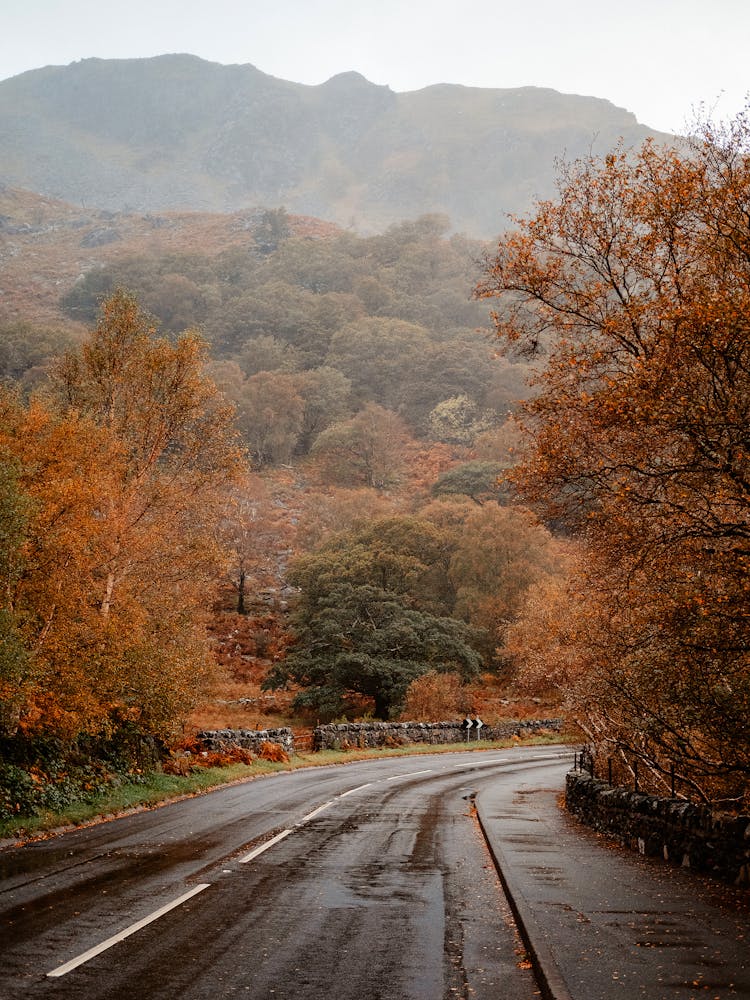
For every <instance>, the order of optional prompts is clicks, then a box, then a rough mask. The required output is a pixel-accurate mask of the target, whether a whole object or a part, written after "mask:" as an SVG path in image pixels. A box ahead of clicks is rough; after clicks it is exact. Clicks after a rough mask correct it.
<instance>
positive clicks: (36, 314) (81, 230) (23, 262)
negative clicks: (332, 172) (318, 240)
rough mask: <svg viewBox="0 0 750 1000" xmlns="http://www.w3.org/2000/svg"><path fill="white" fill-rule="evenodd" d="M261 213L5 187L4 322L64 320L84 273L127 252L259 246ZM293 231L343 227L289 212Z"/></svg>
mask: <svg viewBox="0 0 750 1000" xmlns="http://www.w3.org/2000/svg"><path fill="white" fill-rule="evenodd" d="M261 218H262V213H261V212H235V213H227V214H219V213H201V212H164V213H160V214H159V215H153V214H148V213H147V214H143V213H137V212H136V213H127V212H111V211H107V210H106V209H102V210H86V209H84V208H80V207H76V206H73V205H70V204H68V203H66V202H64V201H59V200H57V199H54V198H46V197H43V196H41V195H37V194H34V193H33V192H31V191H25V190H22V189H19V188H13V187H9V186H2V185H0V267H1V268H2V275H3V277H2V285H1V286H0V322H6V323H7V322H14V321H18V320H23V321H29V322H35V323H41V324H53V325H59V324H60V323H61V321H62V315H61V313H60V298H61V296H63V295H64V294H65V293H66V292H68V291H69V290H70V289H71V288H72V287H73V285H74V284H75V282H76V281H77V280H78V279H80V278H81V277H82V276H83V275H85V274H88V273H89V272H91V271H95V270H97V269H98V268H101V267H104V266H106V265H108V264H112V263H114V262H116V261H118V260H121V259H123V258H126V257H132V256H138V255H143V254H146V255H151V256H154V257H158V256H168V255H170V254H180V253H182V254H185V253H195V252H199V253H202V254H208V255H209V256H213V255H216V254H219V253H221V252H222V251H224V250H229V249H231V248H233V247H235V248H242V247H245V248H247V247H252V246H253V245H254V242H255V237H254V233H255V232H256V230H257V226H258V224H259V221H260V219H261ZM288 224H289V228H290V231H291V233H292V234H293V235H295V236H300V237H322V236H326V235H333V234H335V233H336V232H337V229H336V227H335V226H333V225H331V224H329V223H325V222H321V221H320V220H318V219H312V218H307V217H300V216H289V217H288Z"/></svg>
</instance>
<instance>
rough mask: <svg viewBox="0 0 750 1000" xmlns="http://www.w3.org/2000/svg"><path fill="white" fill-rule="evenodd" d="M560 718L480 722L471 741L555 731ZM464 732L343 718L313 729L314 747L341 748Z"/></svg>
mask: <svg viewBox="0 0 750 1000" xmlns="http://www.w3.org/2000/svg"><path fill="white" fill-rule="evenodd" d="M561 726H562V719H534V720H526V721H524V722H518V721H514V720H510V721H508V722H503V723H501V724H500V725H497V726H483V727H482V729H481V730H480V734H481V735H480V739H479V740H477V733H476V730H471V732H470V733H469V740H468V741H470V742H471V743H474V742H481V741H482V740H500V739H510V738H511V737H513V736H521V735H524V734H525V735H529V734H531V733H533V732H535V731H538V730H540V729H551V730H554V731H558V730H559V729H560V728H561ZM468 741H467V739H466V732H465V731H464V730H463V729H462V728H461V723H460V721H456V722H344V723H339V724H331V725H328V726H318V727H317V729H315V730H314V733H313V746H314V749H315V750H341V749H346V748H348V747H382V746H402V745H408V744H412V743H430V744H433V743H434V744H441V743H464V742H468Z"/></svg>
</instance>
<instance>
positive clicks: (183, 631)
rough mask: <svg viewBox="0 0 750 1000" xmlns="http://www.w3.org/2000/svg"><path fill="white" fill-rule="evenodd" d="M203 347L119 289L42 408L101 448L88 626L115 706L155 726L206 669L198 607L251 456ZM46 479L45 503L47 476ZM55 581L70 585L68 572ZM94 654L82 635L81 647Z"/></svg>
mask: <svg viewBox="0 0 750 1000" xmlns="http://www.w3.org/2000/svg"><path fill="white" fill-rule="evenodd" d="M205 357H206V349H205V345H204V344H203V343H202V341H201V340H200V338H199V337H197V335H195V334H193V333H186V334H183V335H182V336H180V337H179V338H178V339H177V340H176V341H169V340H166V339H162V338H159V337H158V336H156V333H155V330H154V329H153V327H152V325H151V323H150V321H149V319H148V317H146V316H145V315H144V314H143V313H142V312H141V310H140V309H139V307H138V304H137V302H136V301H135V299H134V298H133V297H132V296H131V295H129V294H128V293H126V292H123V291H117V292H115V293H114V294H113V295H112V296H111V297H110V298H109V299H108V300H107V301H106V302H105V303H104V305H103V307H102V312H101V317H100V320H99V323H98V325H97V327H96V328H95V330H93V331H92V333H91V335H90V337H89V339H88V340H87V341H85V342H84V343H83V344H82V345H81V348H80V349H79V350H78V351H75V352H70V353H68V354H67V355H65V356H64V357H63V358H62V359H61V361H60V362H59V363H58V365H57V366H56V368H55V369H54V372H53V375H52V382H51V389H50V395H49V398H50V401H51V402H53V403H54V405H55V406H56V407H57V409H58V413H59V416H58V417H57V418H56V419H53V418H52V417H45V418H44V419H45V420H47V423H48V424H49V425H50V427H51V429H52V430H55V429H56V428H57V427H64V426H65V423H66V422H67V423H74V422H75V421H78V422H79V428H80V429H79V431H78V439H79V447H81V448H82V447H86V448H87V449H88V453H89V454H90V456H91V457H90V458H89V464H91V463H92V462H93V461H94V458H95V457H98V462H97V463H96V464H95V466H94V468H92V471H91V473H90V475H89V476H88V477H87V479H86V480H84V485H86V486H87V488H88V494H87V495H86V502H87V503H88V504H89V508H88V513H87V519H86V521H85V523H84V524H82V525H79V527H78V531H79V535H80V537H79V540H78V545H79V548H80V553H79V555H78V556H77V557H76V558H77V559H78V560H79V561H80V560H81V559H83V558H84V557H85V558H86V559H88V560H89V561H90V565H87V566H86V567H84V568H83V569H84V570H85V572H83V571H82V572H81V574H80V575H81V586H82V587H83V588H84V593H83V594H82V597H81V600H82V602H83V604H84V605H85V606H86V608H87V612H86V615H85V616H82V618H81V626H80V627H81V629H82V630H83V631H86V630H88V631H89V632H90V639H89V641H88V642H87V644H86V647H87V648H90V647H91V646H92V643H93V644H94V645H95V646H96V648H97V650H98V651H99V652H98V653H97V654H96V658H97V659H98V660H99V662H100V664H101V669H102V670H106V671H107V676H108V677H110V679H111V678H112V677H115V678H116V679H117V682H116V683H114V684H113V687H112V688H111V689H110V690H109V691H108V692H107V697H108V698H109V704H110V707H111V709H112V710H114V709H115V708H118V707H119V708H121V709H122V710H124V711H131V710H132V711H133V712H135V713H136V715H137V717H138V718H139V719H140V720H141V722H142V724H143V726H144V727H145V728H146V729H147V730H149V731H153V732H161V733H166V732H168V731H169V730H170V729H171V727H173V726H174V724H175V721H176V719H177V718H179V716H180V714H181V713H182V712H183V711H184V710H185V707H186V706H187V705H189V704H190V703H191V701H192V699H193V698H194V696H195V694H196V691H197V689H198V687H199V683H198V682H199V679H200V677H201V676H203V675H205V674H206V671H207V670H208V662H209V661H208V659H207V651H206V647H205V643H204V641H203V633H202V627H201V614H202V610H203V609H204V607H205V601H206V590H207V588H208V587H209V586H210V584H211V581H212V580H213V579H214V578H215V576H216V574H217V572H218V569H219V553H218V551H217V547H216V531H215V526H216V524H217V522H218V520H219V519H220V517H221V514H222V507H223V492H224V490H225V489H226V487H227V485H229V484H231V482H232V481H233V480H234V479H235V477H236V475H237V473H238V470H239V469H240V468H241V464H242V453H241V451H240V449H239V448H238V445H237V441H236V436H235V432H234V430H233V412H232V410H231V408H229V407H228V406H227V405H226V404H225V403H224V401H223V399H222V397H221V396H220V395H219V393H218V391H217V389H216V387H215V386H214V384H213V383H212V382H211V381H210V380H209V379H208V378H207V377H206V376H205V375H204V373H203V366H204V362H205ZM83 431H85V432H86V433H85V435H84V434H83ZM56 433H57V434H58V435H59V434H60V433H61V431H60V430H56ZM36 437H37V438H39V433H37V435H36ZM92 440H95V441H97V446H96V447H93V446H92V444H91V441H92ZM31 441H32V443H33V441H34V435H31ZM70 447H71V446H70V445H69V444H66V448H65V449H62V448H61V449H60V455H64V454H65V453H66V452H67V451H70ZM53 458H54V460H55V461H58V462H59V461H60V457H59V456H53ZM50 461H52V459H50ZM71 461H72V459H71ZM37 465H38V460H37ZM52 481H53V482H54V479H53V480H52ZM63 485H64V482H63V483H61V485H60V487H59V488H60V489H62V488H63ZM38 488H39V489H40V490H41V494H42V497H43V499H44V500H45V502H46V503H49V490H50V486H49V484H47V486H46V487H45V486H40V487H38ZM89 494H90V495H89ZM60 502H62V500H61V501H60ZM64 509H65V508H63V510H64ZM55 530H59V528H58V527H57V526H55ZM87 532H88V533H90V534H91V535H92V536H93V541H92V542H87V541H86V538H87ZM51 586H54V587H58V588H60V589H62V588H64V587H65V578H61V579H56V580H53V581H51ZM78 590H80V587H79V588H77V589H76V592H78ZM50 606H54V601H52V600H50ZM92 615H95V617H92ZM89 626H90V627H89ZM57 631H58V630H56V629H55V628H50V630H49V634H50V635H52V634H56V633H57ZM71 655H72V653H71ZM89 655H93V654H89ZM86 656H87V654H86V652H85V648H83V647H82V648H81V649H80V651H79V653H78V659H79V660H83V661H85V659H86ZM70 667H71V664H68V675H69V674H70ZM100 686H103V685H100ZM96 688H97V685H93V690H94V691H96ZM81 724H82V725H83V726H84V728H85V727H86V725H87V720H86V719H85V718H84V719H83V720H82V723H81Z"/></svg>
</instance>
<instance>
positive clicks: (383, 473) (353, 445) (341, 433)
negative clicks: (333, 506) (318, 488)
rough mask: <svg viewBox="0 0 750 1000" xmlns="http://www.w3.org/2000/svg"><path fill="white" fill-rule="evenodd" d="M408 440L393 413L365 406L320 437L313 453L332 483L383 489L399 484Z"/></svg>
mask: <svg viewBox="0 0 750 1000" xmlns="http://www.w3.org/2000/svg"><path fill="white" fill-rule="evenodd" d="M407 441H408V435H407V432H406V427H405V426H404V423H403V421H402V420H401V419H400V418H399V417H398V416H397V415H396V414H395V413H393V412H392V411H390V410H384V409H383V407H382V406H378V405H377V404H376V403H368V404H367V405H366V406H364V407H363V409H361V410H360V411H359V413H357V414H356V416H354V417H352V418H351V419H350V420H345V421H341V422H339V423H336V424H333V425H332V426H331V427H328V428H327V429H326V430H324V431H323V432H322V433H321V434H319V435H318V437H317V438H316V439H315V443H314V445H313V448H312V454H313V455H315V456H316V457H318V458H319V459H320V461H321V463H322V466H323V469H324V474H325V476H326V477H327V478H329V479H330V480H331V481H333V482H335V483H338V484H340V485H342V486H359V485H363V486H372V487H373V488H375V489H379V490H382V489H386V488H388V487H389V486H393V485H394V484H395V483H396V482H398V479H399V475H400V472H401V469H402V466H403V462H404V449H405V446H406V443H407Z"/></svg>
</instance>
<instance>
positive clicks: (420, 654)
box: [264, 583, 481, 719]
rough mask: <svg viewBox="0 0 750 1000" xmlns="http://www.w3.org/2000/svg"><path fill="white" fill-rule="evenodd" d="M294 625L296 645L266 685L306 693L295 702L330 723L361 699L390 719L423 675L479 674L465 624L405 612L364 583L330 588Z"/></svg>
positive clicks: (385, 593)
mask: <svg viewBox="0 0 750 1000" xmlns="http://www.w3.org/2000/svg"><path fill="white" fill-rule="evenodd" d="M293 626H294V630H295V634H296V646H295V647H294V648H293V650H292V651H291V653H290V654H289V655H288V656H287V658H286V660H284V661H283V662H282V663H280V664H277V665H276V666H275V667H274V668H273V670H272V671H271V673H270V674H269V676H268V678H267V679H266V681H265V682H264V687H268V688H278V687H282V686H284V685H286V684H287V683H289V682H290V681H292V682H294V683H295V684H298V685H299V686H300V687H301V688H302V689H303V690H302V691H301V692H300V693H299V694H298V695H297V698H296V704H297V705H299V706H301V707H309V708H315V709H316V710H317V711H318V712H320V713H321V714H322V715H325V716H327V717H329V718H330V717H333V716H335V715H337V714H339V713H340V712H342V711H344V710H345V709H346V706H347V697H348V696H350V695H352V694H359V695H365V696H367V697H370V698H372V699H373V702H374V710H375V715H376V716H377V717H378V718H381V719H387V718H389V717H390V715H391V714H393V713H395V712H397V710H398V708H399V706H400V704H401V702H402V701H403V699H404V697H405V695H406V691H407V689H408V687H409V685H410V683H411V682H412V681H413V680H414V679H415V678H416V677H419V676H420V675H421V674H423V673H426V672H427V671H428V670H430V669H439V670H446V671H460V672H461V673H462V675H463V676H464V677H470V676H474V675H475V674H477V673H478V672H479V668H480V663H481V660H480V657H479V654H478V653H477V652H476V651H475V650H474V649H473V648H472V647H471V645H470V643H469V634H470V633H469V630H468V629H467V627H466V626H465V625H464V624H463V623H461V622H458V621H455V620H453V619H451V618H445V617H438V616H436V615H431V614H428V613H426V612H423V611H417V610H416V609H414V608H410V607H407V606H406V605H405V604H404V601H403V599H402V598H401V597H400V596H399V595H397V594H395V593H393V592H388V591H384V590H381V589H380V588H377V587H373V586H371V585H367V584H361V585H358V586H355V585H352V584H349V583H340V584H335V585H333V586H332V587H331V588H330V589H328V590H326V591H324V592H321V593H320V594H319V596H318V597H317V598H316V599H315V601H314V602H312V603H311V604H306V605H303V606H302V607H301V608H300V609H299V610H298V611H297V613H296V615H295V616H294V618H293Z"/></svg>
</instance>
